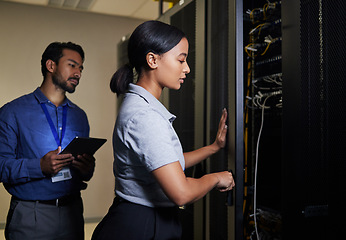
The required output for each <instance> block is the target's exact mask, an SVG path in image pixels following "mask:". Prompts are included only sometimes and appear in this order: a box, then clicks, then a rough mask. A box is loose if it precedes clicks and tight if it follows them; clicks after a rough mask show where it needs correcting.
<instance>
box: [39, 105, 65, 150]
mask: <svg viewBox="0 0 346 240" xmlns="http://www.w3.org/2000/svg"><path fill="white" fill-rule="evenodd" d="M41 107H42V109H43V112H44V114H45V115H46V118H47V121H48V123H49V126H50V129H51V131H52V133H53V135H54V138H55V141H56V143H57V144H58V147H59V146H61V142H62V140H63V139H64V136H65V128H66V117H67V105H65V106H64V107H63V111H62V132H61V139H60V138H59V135H58V132H57V131H56V129H55V126H54V123H53V121H52V118H51V117H50V115H49V112H48V110H47V107H46V105H45V104H44V103H41Z"/></svg>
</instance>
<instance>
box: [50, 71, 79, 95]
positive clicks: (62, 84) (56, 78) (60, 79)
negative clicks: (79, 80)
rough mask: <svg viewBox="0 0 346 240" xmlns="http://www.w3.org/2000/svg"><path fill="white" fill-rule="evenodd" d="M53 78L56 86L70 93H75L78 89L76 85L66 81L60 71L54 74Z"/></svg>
mask: <svg viewBox="0 0 346 240" xmlns="http://www.w3.org/2000/svg"><path fill="white" fill-rule="evenodd" d="M52 80H53V83H54V85H55V86H57V87H58V88H60V89H62V90H64V91H66V92H68V93H74V91H75V90H76V86H75V85H73V84H71V85H69V84H68V80H67V81H64V79H63V77H62V76H61V75H60V74H59V72H57V73H55V74H53V76H52Z"/></svg>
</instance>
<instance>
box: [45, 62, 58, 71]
mask: <svg viewBox="0 0 346 240" xmlns="http://www.w3.org/2000/svg"><path fill="white" fill-rule="evenodd" d="M55 67H56V64H55V62H54V61H53V60H51V59H48V60H47V61H46V68H47V70H48V72H53V71H54V69H55Z"/></svg>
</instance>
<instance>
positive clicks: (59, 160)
mask: <svg viewBox="0 0 346 240" xmlns="http://www.w3.org/2000/svg"><path fill="white" fill-rule="evenodd" d="M59 152H61V147H58V148H57V149H56V150H54V151H50V152H48V153H47V154H46V155H44V156H43V157H42V158H41V160H40V165H41V170H42V172H43V174H45V175H47V176H53V175H55V174H57V173H58V172H59V171H60V170H61V169H63V168H64V167H66V166H68V165H70V164H71V162H72V161H73V160H74V157H73V156H72V154H60V155H59Z"/></svg>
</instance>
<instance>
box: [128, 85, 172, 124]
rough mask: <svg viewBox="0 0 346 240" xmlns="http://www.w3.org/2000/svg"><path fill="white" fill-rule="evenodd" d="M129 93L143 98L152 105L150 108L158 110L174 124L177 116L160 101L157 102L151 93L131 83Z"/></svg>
mask: <svg viewBox="0 0 346 240" xmlns="http://www.w3.org/2000/svg"><path fill="white" fill-rule="evenodd" d="M129 92H130V93H133V94H137V95H138V96H140V97H142V98H143V99H144V100H145V101H146V102H148V103H149V104H150V106H152V107H153V108H155V109H157V110H158V111H159V112H160V113H161V114H162V115H163V116H164V117H165V118H167V119H168V120H169V121H170V122H173V121H174V120H175V119H176V116H175V115H173V114H172V113H170V112H169V111H168V110H167V109H166V107H165V106H164V105H163V104H162V103H161V102H160V101H159V100H157V99H156V98H155V97H154V96H153V95H152V94H151V93H150V92H148V91H147V90H145V89H144V88H143V87H141V86H138V85H135V84H133V83H130V85H129Z"/></svg>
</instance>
